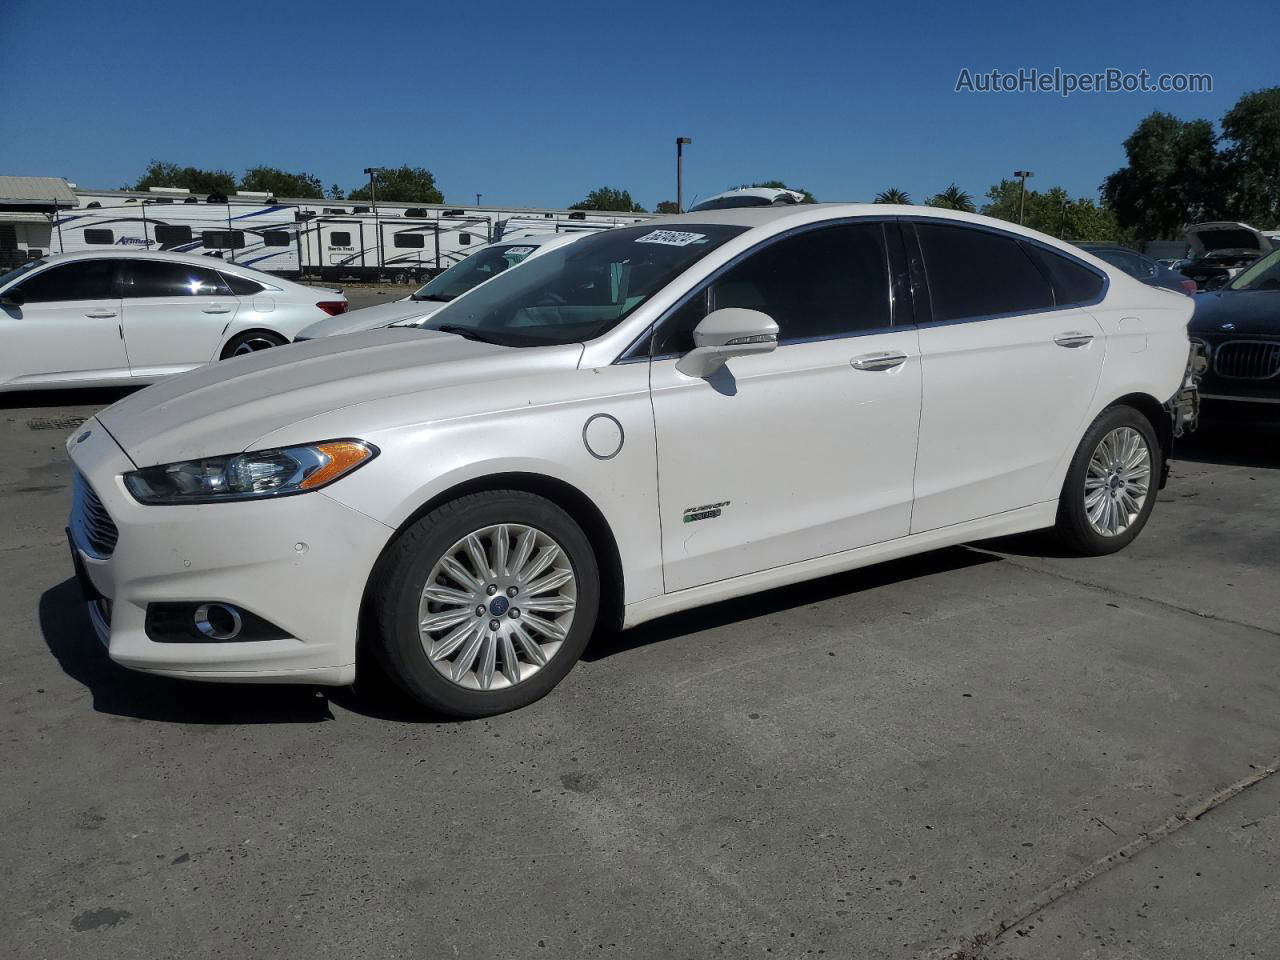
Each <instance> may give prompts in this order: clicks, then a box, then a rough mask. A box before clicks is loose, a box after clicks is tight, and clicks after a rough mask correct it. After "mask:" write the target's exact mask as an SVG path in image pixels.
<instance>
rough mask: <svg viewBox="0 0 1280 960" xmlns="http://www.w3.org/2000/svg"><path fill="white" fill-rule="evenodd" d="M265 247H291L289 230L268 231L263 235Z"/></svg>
mask: <svg viewBox="0 0 1280 960" xmlns="http://www.w3.org/2000/svg"><path fill="white" fill-rule="evenodd" d="M262 245H263V246H264V247H287V246H288V245H289V231H288V230H268V231H266V232H265V233H263V235H262Z"/></svg>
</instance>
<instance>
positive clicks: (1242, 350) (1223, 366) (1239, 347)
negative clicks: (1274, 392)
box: [1213, 340, 1280, 380]
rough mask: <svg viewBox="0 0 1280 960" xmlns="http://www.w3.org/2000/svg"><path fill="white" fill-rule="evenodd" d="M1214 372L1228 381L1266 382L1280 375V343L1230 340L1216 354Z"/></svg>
mask: <svg viewBox="0 0 1280 960" xmlns="http://www.w3.org/2000/svg"><path fill="white" fill-rule="evenodd" d="M1213 370H1214V373H1216V374H1217V375H1218V376H1220V377H1224V378H1226V379H1228V380H1266V379H1268V378H1269V377H1274V376H1276V375H1277V374H1280V343H1275V342H1271V341H1267V340H1228V341H1227V342H1226V343H1224V344H1222V345H1221V346H1219V347H1218V349H1217V351H1216V352H1215V354H1214V359H1213Z"/></svg>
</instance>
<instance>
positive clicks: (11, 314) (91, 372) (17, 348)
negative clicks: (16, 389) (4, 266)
mask: <svg viewBox="0 0 1280 960" xmlns="http://www.w3.org/2000/svg"><path fill="white" fill-rule="evenodd" d="M117 262H118V261H116V260H73V261H71V262H70V263H64V264H60V265H58V266H54V267H50V268H48V269H45V270H42V271H40V272H39V273H36V274H33V275H32V276H30V277H28V278H27V279H25V280H23V281H22V282H21V283H20V284H18V285H17V286H16V287H13V288H12V292H14V293H16V294H19V295H20V296H21V299H22V301H23V302H22V304H21V305H20V306H3V307H0V383H12V384H16V383H23V382H28V383H31V384H33V385H35V384H57V383H67V384H74V383H75V382H76V381H83V380H113V379H116V378H121V379H123V378H127V377H128V375H129V360H128V358H127V357H126V355H125V344H124V338H123V336H122V333H121V327H120V297H119V290H118V287H117V282H116V264H117Z"/></svg>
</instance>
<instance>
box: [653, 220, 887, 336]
mask: <svg viewBox="0 0 1280 960" xmlns="http://www.w3.org/2000/svg"><path fill="white" fill-rule="evenodd" d="M709 296H710V302H709V303H707V304H705V305H699V304H698V298H696V297H695V298H694V300H692V301H690V302H689V303H688V304H686V305H685V306H684V307H682V308H681V309H680V310H679V311H678V312H677V313H676V314H675V315H673V316H671V317H669V318H668V321H667V323H664V324H663V328H662V330H661V331H660V332H659V334H658V337H657V341H656V343H655V353H656V354H657V355H662V354H671V353H686V352H688V351H689V350H692V349H693V328H694V327H696V326H697V325H698V321H699V320H701V319H702V317H703V316H705V315H706V312H707V310H708V309H710V310H720V309H723V308H724V307H745V308H747V309H749V310H759V311H761V312H763V313H767V314H768V315H769V316H771V317H772V318H773V319H774V320H775V321H776V322H777V324H778V342H779V343H781V344H786V343H794V342H796V341H798V340H810V339H815V338H821V337H838V336H844V335H847V334H852V333H858V332H861V331H866V330H876V329H881V328H884V327H888V326H889V325H890V322H891V321H890V303H889V264H888V258H887V256H886V253H885V241H884V227H883V225H882V224H879V223H849V224H837V225H835V226H830V227H821V228H818V229H815V230H808V231H805V232H804V233H800V234H797V235H795V236H792V237H786V238H784V239H782V240H778V241H776V242H774V243H771V244H768V245H767V246H765V247H764V248H763V249H761V250H759V251H757V252H755V253H752V254H749V255H748V256H747V258H746V259H745V260H743V261H741V262H740V263H738V264H736V265H735V266H733V267H730V268H729V269H728V270H727V271H725V272H724V273H723V274H721V275H720V276H719V277H717V278H716V279H715V280H713V281H712V282H711V285H710V288H709Z"/></svg>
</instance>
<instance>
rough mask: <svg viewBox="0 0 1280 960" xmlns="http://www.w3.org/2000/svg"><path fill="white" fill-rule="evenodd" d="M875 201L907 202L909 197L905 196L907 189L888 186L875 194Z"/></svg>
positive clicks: (909, 199) (909, 201) (909, 200)
mask: <svg viewBox="0 0 1280 960" xmlns="http://www.w3.org/2000/svg"><path fill="white" fill-rule="evenodd" d="M876 203H898V204H904V205H905V204H909V203H911V198H910V197H909V196H907V191H905V190H899V189H898V188H897V187H890V188H889V189H888V190H882V191H880V192H879V193H877V194H876Z"/></svg>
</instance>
